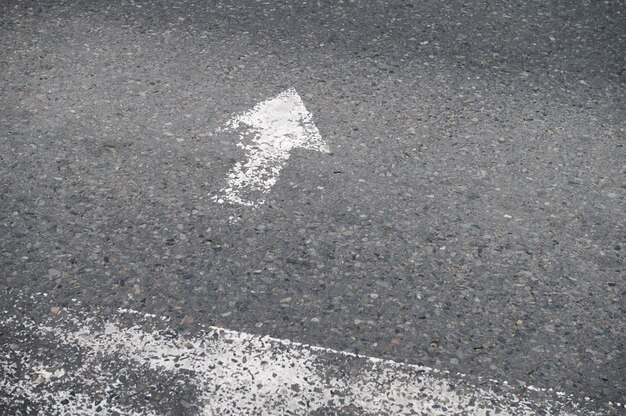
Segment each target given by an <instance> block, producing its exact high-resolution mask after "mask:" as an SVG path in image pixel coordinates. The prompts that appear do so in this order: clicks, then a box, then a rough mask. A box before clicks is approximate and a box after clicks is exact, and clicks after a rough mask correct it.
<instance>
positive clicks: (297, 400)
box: [0, 310, 603, 416]
mask: <svg viewBox="0 0 626 416" xmlns="http://www.w3.org/2000/svg"><path fill="white" fill-rule="evenodd" d="M120 313H121V315H120V321H119V322H116V321H111V320H109V321H107V322H105V323H104V324H99V323H96V321H97V320H96V319H93V318H89V317H85V316H78V315H75V314H72V313H71V311H68V310H63V311H61V313H60V314H59V316H57V317H55V319H54V320H53V321H51V322H49V323H46V325H41V324H35V323H34V322H31V323H26V324H25V323H24V322H22V323H21V328H22V330H21V331H22V332H23V333H24V334H26V333H29V334H32V333H34V334H36V336H38V337H40V338H41V339H44V340H47V341H46V342H53V343H54V342H55V343H56V347H53V349H60V350H62V349H64V348H65V349H68V350H70V351H72V355H71V356H68V357H66V362H65V363H59V362H55V363H43V362H41V357H40V356H39V355H33V354H34V353H33V354H29V353H28V352H25V351H22V350H18V351H14V353H11V354H9V355H10V357H9V356H4V357H0V374H4V377H2V380H0V393H2V394H0V405H1V404H2V400H3V399H4V400H6V393H7V392H8V391H11V394H10V395H9V396H10V397H12V398H13V400H22V401H23V402H25V403H26V402H30V403H35V404H37V406H39V413H38V414H45V415H49V414H50V415H56V414H71V415H92V414H96V411H95V409H97V408H98V406H99V408H100V411H101V413H100V414H115V413H114V412H117V413H118V414H133V415H137V416H140V415H141V416H143V415H148V416H152V415H157V414H159V412H158V411H157V410H156V409H155V408H152V409H151V408H150V406H147V403H143V402H142V401H140V403H139V404H136V405H133V404H132V400H131V403H130V404H129V403H128V402H124V403H118V401H120V400H117V401H116V398H118V397H121V396H125V397H127V398H128V397H131V398H132V397H135V396H137V397H140V398H142V399H143V396H142V393H140V392H139V391H138V387H137V386H136V385H133V384H132V383H128V382H126V383H124V382H122V381H120V378H121V376H120V373H126V374H142V375H143V376H141V377H140V379H141V380H144V381H145V379H146V378H148V379H150V377H148V376H146V374H148V373H149V372H152V374H153V375H159V377H164V376H167V375H168V374H169V375H176V377H177V379H178V382H180V379H181V377H182V379H183V381H184V383H186V384H188V385H191V386H193V387H194V388H195V389H196V391H197V400H196V402H197V403H195V404H194V406H196V407H195V409H196V413H198V414H202V415H278V414H295V415H308V414H319V413H316V412H330V413H332V414H336V413H340V414H354V415H415V414H418V415H440V416H449V415H476V416H482V415H484V416H486V415H515V416H531V415H537V414H543V415H560V416H568V415H570V416H572V415H576V416H582V415H583V414H584V415H602V414H603V413H601V412H591V411H589V410H586V411H585V410H583V409H581V408H578V406H577V405H576V404H575V403H574V401H573V400H571V399H565V398H561V399H556V398H554V399H550V400H545V399H543V400H541V401H531V400H530V399H521V398H519V397H517V396H515V395H513V394H511V393H500V394H496V393H494V392H493V391H490V390H489V389H486V388H481V387H475V386H471V385H469V384H468V383H467V382H464V381H463V380H460V379H459V378H458V377H456V378H455V377H454V376H452V375H450V374H446V373H440V372H438V371H436V370H432V369H429V368H426V367H420V366H414V365H406V364H401V363H397V362H393V361H388V360H381V359H376V358H371V357H363V356H357V355H354V354H351V353H346V352H341V351H335V350H331V349H326V348H320V347H313V346H308V345H304V344H300V343H296V342H290V341H288V340H281V339H275V338H269V337H259V336H255V335H250V334H246V333H241V332H236V331H230V330H224V329H220V328H215V327H209V328H208V330H207V331H206V333H205V334H204V335H203V336H197V337H180V336H175V335H172V334H171V332H169V331H167V330H156V329H153V330H152V332H148V331H146V330H145V329H144V328H146V327H152V328H158V327H162V326H163V322H164V321H163V320H159V319H158V318H156V317H151V316H144V315H141V314H138V313H136V312H132V311H122V310H121V312H120ZM129 314H133V315H132V321H133V322H134V326H132V327H127V326H124V325H123V324H121V323H120V322H121V321H122V320H124V321H125V322H128V320H129V319H128V318H129ZM122 318H124V319H122ZM0 324H2V326H11V324H10V322H9V321H8V320H4V321H3V322H0ZM57 355H58V354H57ZM76 357H80V359H76ZM16 361H17V363H16ZM77 362H78V363H79V365H78V366H77V365H76V363H77ZM339 364H341V365H339ZM116 366H117V367H116ZM116 368H117V370H116ZM154 378H156V376H154ZM146 382H149V380H148V381H146ZM70 390H71V393H69V391H70ZM531 390H532V389H529V391H528V394H529V395H532V391H531ZM5 404H6V403H5ZM0 408H1V406H0ZM33 408H34V407H33ZM28 414H31V413H28ZM190 414H191V410H190ZM324 414H326V413H324Z"/></svg>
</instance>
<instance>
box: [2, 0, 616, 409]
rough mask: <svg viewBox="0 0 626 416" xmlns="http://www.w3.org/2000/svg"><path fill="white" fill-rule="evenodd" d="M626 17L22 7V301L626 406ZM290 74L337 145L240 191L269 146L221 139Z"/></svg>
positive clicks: (463, 6)
mask: <svg viewBox="0 0 626 416" xmlns="http://www.w3.org/2000/svg"><path fill="white" fill-rule="evenodd" d="M625 13H626V7H625V4H624V2H623V1H606V2H599V1H598V2H595V1H594V2H587V1H572V2H569V1H567V2H546V1H536V2H533V1H501V2H489V3H487V2H484V3H483V2H481V4H476V3H465V2H463V1H457V0H454V1H446V2H439V1H420V2H417V1H416V2H405V1H388V2H373V1H372V2H356V3H353V2H347V1H346V2H307V3H297V4H296V3H291V2H268V3H264V2H245V3H244V2H236V1H233V2H201V1H196V2H193V1H183V2H166V1H163V2H159V1H150V2H144V1H136V2H132V1H115V2H104V1H103V2H98V1H85V2H66V1H59V2H27V1H25V2H15V1H9V2H7V1H3V2H2V3H1V5H0V191H1V194H0V235H2V236H3V238H2V241H1V242H0V270H1V272H0V273H1V274H0V289H1V290H2V296H1V297H0V309H3V310H7V309H9V310H10V308H11V307H12V305H13V304H14V300H15V298H17V297H19V296H22V297H25V298H27V297H28V296H29V295H31V294H34V293H38V292H45V293H47V294H48V297H47V301H48V302H49V305H48V306H52V305H58V306H59V307H64V306H67V305H68V303H70V300H71V299H79V300H81V301H82V302H83V305H85V307H86V308H89V309H91V310H93V311H98V313H99V314H100V315H102V316H107V314H112V313H113V312H114V311H115V310H116V309H117V308H120V307H121V308H129V309H136V310H140V311H144V312H147V313H153V314H156V315H159V316H161V315H162V316H167V317H170V318H172V320H173V321H175V322H180V320H181V319H182V318H183V317H185V316H191V317H193V323H192V324H181V325H180V326H181V327H180V328H177V329H180V330H181V331H184V332H189V333H193V332H194V331H195V328H196V325H200V324H207V325H209V324H210V325H217V326H224V327H226V328H229V329H233V330H238V331H245V332H251V333H256V334H262V335H272V336H275V337H279V338H287V339H291V340H297V341H300V342H305V343H310V344H314V345H320V346H324V347H329V348H334V349H338V350H343V351H353V352H359V353H362V354H367V355H371V356H376V357H384V358H391V359H395V360H398V361H402V362H408V363H420V364H424V365H427V366H430V367H434V368H437V369H441V370H449V371H451V372H452V373H456V372H460V373H464V374H467V375H468V377H470V378H472V377H475V378H476V379H478V376H481V377H485V378H493V379H498V380H506V381H508V382H509V383H511V384H513V385H515V384H516V383H520V382H522V383H526V384H531V385H533V386H537V387H540V388H554V389H556V390H559V391H564V392H566V393H567V394H572V395H574V396H575V397H578V398H580V399H581V400H584V398H585V397H589V398H591V399H592V400H593V404H592V405H591V406H592V407H594V408H598V409H608V410H609V411H611V409H614V408H613V407H611V406H609V405H608V403H609V402H613V403H615V402H619V403H625V402H626V395H625V378H624V374H625V373H626V370H625V368H624V364H625V361H626V360H625V355H624V348H625V345H624V344H625V339H624V330H625V324H624V322H625V321H624V294H625V293H626V268H625V266H624V250H625V249H626V247H625V244H626V227H625V224H626V215H625V213H624V207H626V149H625V148H624V145H625V143H626V140H625V137H626V136H625V128H626V124H625V123H624V120H625V116H626V114H625V113H626V112H625V111H624V110H625V108H624V104H625V100H624V98H625V95H624V93H625V90H624V82H625V81H626V72H625V58H624V57H625V56H626V54H625V51H626V48H625V41H626V19H625ZM288 88H295V89H296V90H297V91H298V93H299V94H300V96H301V97H302V100H303V101H304V104H305V105H306V108H307V109H308V110H309V111H310V112H311V113H312V114H313V117H314V122H315V124H316V125H317V127H318V129H319V131H320V133H321V135H322V137H323V138H324V140H325V141H326V142H327V143H328V144H329V146H330V149H331V153H330V154H324V153H318V152H309V151H305V150H296V151H294V153H293V154H292V157H291V158H290V159H289V162H288V164H287V165H286V167H285V169H284V170H283V172H282V173H281V176H280V178H279V180H278V182H277V184H276V186H275V187H274V188H273V189H272V191H271V193H270V194H268V197H267V199H268V201H267V203H266V204H265V205H264V206H262V207H260V208H258V209H256V210H250V209H249V208H247V207H239V206H229V205H219V204H216V203H215V202H214V201H213V200H211V196H212V195H214V194H215V192H216V191H218V190H219V189H220V188H221V187H222V186H223V185H224V179H225V177H226V173H227V171H228V170H229V169H230V168H231V167H232V165H233V164H234V163H235V161H237V160H241V158H242V151H241V149H239V148H237V147H236V146H235V143H236V138H235V137H234V136H233V137H231V136H229V135H220V134H214V132H215V131H216V130H217V129H218V128H219V127H221V126H223V125H224V123H225V122H226V121H227V120H228V119H229V118H230V117H231V116H232V115H233V114H234V113H236V112H240V111H243V110H247V109H249V108H251V107H252V106H253V105H255V104H256V103H258V102H260V101H262V100H265V99H267V98H270V97H273V96H275V95H277V94H278V93H280V92H281V91H283V90H285V89H288ZM229 216H241V218H242V219H241V220H240V221H239V222H237V223H230V222H229V221H228V217H229ZM18 292H21V293H22V294H23V295H19V296H18ZM45 313H49V311H48V307H45V308H40V307H38V306H35V305H33V311H32V318H33V319H34V320H35V321H37V320H38V319H39V318H38V317H39V316H40V315H38V314H45ZM42 319H43V318H42ZM11 342H12V331H11V330H10V329H5V330H3V331H2V333H1V334H0V348H3V347H4V346H6V345H9V344H11ZM23 348H29V346H28V345H25V346H23ZM2 394H5V393H4V392H2V393H0V395H2ZM189 400H191V399H189ZM156 409H157V410H158V406H157V407H156Z"/></svg>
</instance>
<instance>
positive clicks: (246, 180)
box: [213, 89, 329, 207]
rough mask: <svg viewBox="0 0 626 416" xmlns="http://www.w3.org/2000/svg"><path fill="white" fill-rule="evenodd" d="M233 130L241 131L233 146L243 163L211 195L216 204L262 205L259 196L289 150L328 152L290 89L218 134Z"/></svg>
mask: <svg viewBox="0 0 626 416" xmlns="http://www.w3.org/2000/svg"><path fill="white" fill-rule="evenodd" d="M237 129H242V130H241V133H240V136H239V138H240V141H239V143H237V146H238V147H240V148H242V149H244V150H245V152H246V160H245V161H243V162H237V163H236V164H235V166H233V167H232V169H230V171H229V172H228V176H227V178H226V181H227V185H226V186H225V187H224V188H222V189H221V190H220V191H219V192H218V194H217V195H214V196H213V200H215V201H217V202H218V203H220V204H223V203H230V204H240V205H245V206H250V207H258V206H260V205H262V204H263V203H264V202H265V200H264V199H263V194H266V193H268V192H269V191H270V189H271V188H272V186H274V184H275V183H276V181H277V179H278V176H279V175H280V171H281V170H282V168H283V165H284V164H285V162H286V161H287V159H289V155H290V152H291V150H292V149H295V148H297V147H300V148H303V149H308V150H317V151H320V152H325V153H328V152H329V148H328V145H327V144H326V143H325V142H324V140H323V139H322V136H321V135H320V132H319V131H318V130H317V127H315V124H314V123H313V116H312V115H311V113H309V112H308V111H307V109H306V108H304V103H303V102H302V99H301V98H300V96H299V95H298V93H297V92H296V90H294V89H288V90H286V91H284V92H282V93H280V94H279V95H277V96H276V97H274V98H270V99H269V100H266V101H263V102H260V103H259V104H257V105H255V106H254V107H253V108H252V109H251V110H248V111H246V112H243V113H241V114H238V115H236V116H235V117H233V118H232V119H230V121H228V123H227V124H226V126H225V127H224V128H222V129H220V131H222V132H224V131H235V130H237ZM250 136H251V137H250Z"/></svg>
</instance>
